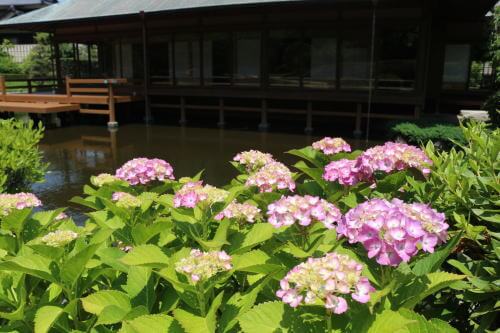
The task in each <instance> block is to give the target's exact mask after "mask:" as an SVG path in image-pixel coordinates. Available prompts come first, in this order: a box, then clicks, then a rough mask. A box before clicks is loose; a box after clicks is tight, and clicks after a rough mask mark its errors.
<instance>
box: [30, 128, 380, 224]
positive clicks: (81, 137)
mask: <svg viewBox="0 0 500 333" xmlns="http://www.w3.org/2000/svg"><path fill="white" fill-rule="evenodd" d="M332 136H334V134H332ZM317 139H319V137H316V136H307V135H300V134H280V133H265V132H254V131H237V130H222V129H207V128H193V127H170V126H146V125H125V126H123V127H120V128H119V129H118V130H117V131H114V132H110V131H108V129H107V128H105V127H101V126H74V127H66V128H59V129H51V130H47V131H46V133H45V138H44V139H43V140H42V142H41V145H40V147H41V150H42V151H43V154H44V158H45V160H46V161H47V162H48V163H50V167H49V170H48V172H47V174H46V177H45V181H44V182H42V183H38V184H35V185H33V192H34V193H35V194H37V195H38V196H39V198H40V199H41V200H42V202H43V203H44V208H45V209H54V208H58V207H68V208H69V213H70V214H72V215H73V216H74V217H75V218H76V219H77V220H83V219H84V215H83V213H84V211H83V210H82V209H81V207H79V206H77V205H74V204H71V203H69V200H70V199H71V198H72V197H74V196H77V195H81V194H82V189H83V186H84V185H85V184H88V183H89V179H90V177H91V176H92V175H97V174H99V173H102V172H107V173H114V172H115V170H116V169H117V168H119V167H120V166H121V165H122V164H123V163H125V162H126V161H128V160H130V159H132V158H135V157H149V158H154V157H156V158H161V159H164V160H166V161H168V162H169V163H170V164H172V166H173V168H174V174H175V176H176V178H180V177H184V176H193V175H195V174H196V173H197V172H199V171H200V170H203V169H204V170H205V172H204V176H203V179H204V180H205V182H206V183H208V184H212V185H215V186H221V185H224V184H226V183H228V182H229V181H230V179H231V178H232V177H234V176H235V175H236V172H235V170H234V168H233V167H232V166H231V165H230V164H229V161H230V160H232V158H233V157H234V155H236V154H237V153H238V152H240V151H244V150H248V149H258V150H261V151H265V152H269V153H271V154H273V155H274V156H275V158H277V159H278V160H280V161H282V162H285V163H286V164H288V165H290V164H291V163H293V162H294V161H296V159H295V158H294V157H293V156H290V155H287V154H286V153H285V152H286V151H288V150H290V149H294V148H301V147H305V146H307V145H310V144H311V143H312V142H313V141H314V140H317ZM348 141H349V143H351V145H353V146H354V147H356V148H364V147H366V145H367V144H366V142H365V141H362V140H348ZM370 144H373V143H370ZM370 144H369V145H370Z"/></svg>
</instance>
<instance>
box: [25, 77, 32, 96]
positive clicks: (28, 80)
mask: <svg viewBox="0 0 500 333" xmlns="http://www.w3.org/2000/svg"><path fill="white" fill-rule="evenodd" d="M26 82H27V83H28V94H31V93H33V86H32V84H31V78H27V79H26Z"/></svg>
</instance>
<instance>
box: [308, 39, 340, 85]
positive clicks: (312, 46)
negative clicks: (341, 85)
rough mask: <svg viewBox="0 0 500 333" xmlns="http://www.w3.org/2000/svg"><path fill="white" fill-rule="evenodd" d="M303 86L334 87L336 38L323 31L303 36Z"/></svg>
mask: <svg viewBox="0 0 500 333" xmlns="http://www.w3.org/2000/svg"><path fill="white" fill-rule="evenodd" d="M305 47H306V52H304V53H305V54H304V65H303V68H304V79H303V80H304V87H308V88H334V87H335V82H336V76H337V39H336V38H335V37H333V36H331V35H330V34H328V33H324V32H309V33H308V34H307V35H306V38H305Z"/></svg>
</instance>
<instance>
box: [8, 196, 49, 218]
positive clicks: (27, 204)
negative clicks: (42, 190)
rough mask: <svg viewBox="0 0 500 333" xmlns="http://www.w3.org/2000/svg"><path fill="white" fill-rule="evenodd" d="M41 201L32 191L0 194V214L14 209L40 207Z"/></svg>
mask: <svg viewBox="0 0 500 333" xmlns="http://www.w3.org/2000/svg"><path fill="white" fill-rule="evenodd" d="M41 205H42V202H41V201H40V199H38V198H37V197H36V195H34V194H32V193H16V194H0V215H3V216H7V215H9V214H10V213H11V212H12V211H13V210H15V209H19V210H21V209H25V208H34V207H40V206H41Z"/></svg>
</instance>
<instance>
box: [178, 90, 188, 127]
mask: <svg viewBox="0 0 500 333" xmlns="http://www.w3.org/2000/svg"><path fill="white" fill-rule="evenodd" d="M186 123H187V120H186V100H185V99H184V97H182V96H181V120H179V124H180V125H186Z"/></svg>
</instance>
